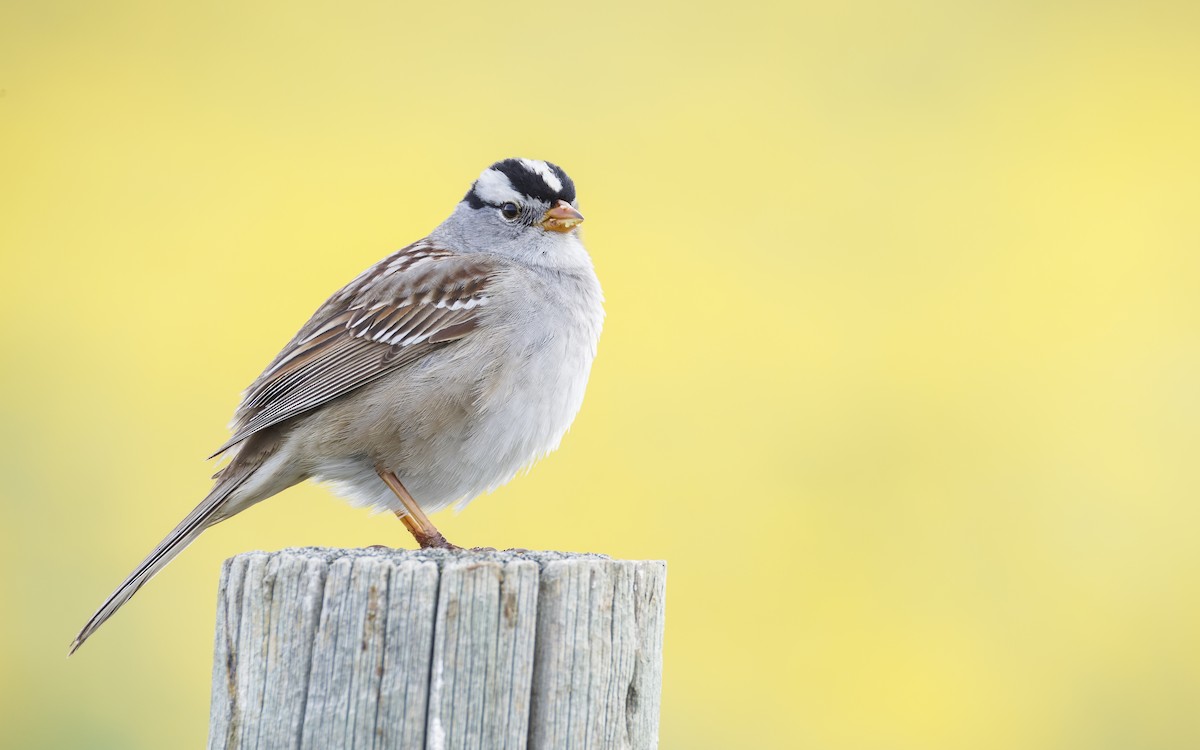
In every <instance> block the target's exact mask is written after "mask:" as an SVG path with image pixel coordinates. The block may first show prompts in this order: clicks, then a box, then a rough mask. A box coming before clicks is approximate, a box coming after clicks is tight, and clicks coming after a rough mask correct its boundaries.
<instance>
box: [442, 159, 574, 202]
mask: <svg viewBox="0 0 1200 750" xmlns="http://www.w3.org/2000/svg"><path fill="white" fill-rule="evenodd" d="M463 200H465V201H466V202H467V203H468V204H469V205H470V206H471V208H483V207H484V206H500V205H503V204H504V203H508V202H513V203H517V204H523V203H526V202H528V201H530V200H535V201H539V202H541V203H545V204H547V205H553V204H554V203H555V202H557V201H560V200H561V201H566V202H567V203H574V202H575V183H574V182H572V181H571V178H570V177H568V176H567V173H566V172H564V171H563V170H562V168H561V167H559V166H558V165H557V164H551V163H550V162H548V161H540V160H537V159H505V160H504V161H498V162H496V163H495V164H493V165H492V166H490V167H488V168H487V169H485V170H484V171H483V174H481V175H480V176H479V179H478V180H476V181H475V184H474V185H472V186H471V189H470V190H469V191H467V195H466V197H465V198H463Z"/></svg>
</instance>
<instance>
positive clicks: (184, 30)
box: [0, 0, 1200, 750]
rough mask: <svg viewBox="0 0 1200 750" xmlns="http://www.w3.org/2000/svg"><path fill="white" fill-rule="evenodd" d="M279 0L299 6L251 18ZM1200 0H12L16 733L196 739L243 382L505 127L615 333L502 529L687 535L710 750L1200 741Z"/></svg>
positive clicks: (698, 676) (425, 215) (7, 194)
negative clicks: (223, 499) (104, 605)
mask: <svg viewBox="0 0 1200 750" xmlns="http://www.w3.org/2000/svg"><path fill="white" fill-rule="evenodd" d="M250 5H252V6H253V7H247V6H250ZM1198 7H1200V6H1197V4H1196V3H1185V2H1179V3H1170V2H1166V3H1144V2H1137V3H1134V2H1130V3H1103V2H1101V3H1044V2H972V3H949V2H945V3H941V2H916V3H899V2H897V3H862V2H857V3H795V2H786V3H779V4H778V5H767V4H763V3H757V2H740V3H717V4H701V3H695V2H686V3H685V2H676V3H674V4H653V3H646V2H632V1H630V2H616V3H605V4H603V5H597V6H591V7H587V6H580V5H573V4H545V5H538V4H528V3H526V4H521V3H516V4H513V3H495V2H492V3H473V4H456V3H434V2H423V3H412V4H409V5H408V6H406V5H405V4H403V3H395V2H393V3H383V2H372V3H329V4H328V5H321V4H316V3H312V4H303V7H301V4H295V3H280V4H277V5H275V6H273V7H272V6H267V5H264V4H259V3H251V4H245V3H212V2H186V3H184V2H175V3H161V2H155V1H147V2H104V3H98V2H90V3H65V2H15V1H14V0H6V2H5V3H4V4H3V6H2V8H0V247H2V251H3V273H2V281H0V285H2V290H3V292H2V294H0V321H2V322H0V332H2V336H3V339H2V340H3V352H4V361H3V367H2V368H0V369H2V372H0V388H2V394H3V397H2V398H0V415H2V427H0V429H2V430H3V432H2V434H0V440H2V446H3V459H2V460H3V474H2V476H3V480H2V485H0V486H2V490H0V491H2V492H3V523H2V524H0V571H2V572H0V601H3V616H2V617H0V643H2V644H3V646H2V648H3V656H2V658H3V663H2V666H0V745H3V746H4V747H14V748H15V747H23V748H24V747H35V748H42V747H89V748H164V747H196V746H199V745H200V744H201V743H202V742H203V738H204V736H205V731H206V727H207V714H208V690H209V687H208V685H209V670H210V655H211V637H212V623H213V614H214V600H215V596H214V591H215V587H216V581H217V573H218V566H219V563H220V561H221V560H222V559H224V558H225V557H227V556H230V555H233V554H235V553H237V552H240V551H244V550H249V549H256V548H257V549H275V548H280V547H285V546H293V545H309V544H313V545H330V546H359V545H367V544H375V543H390V544H395V545H408V544H410V540H409V539H408V538H407V536H406V534H405V532H404V530H403V528H402V527H401V525H400V524H399V523H397V522H396V521H395V520H394V519H392V518H390V517H385V516H370V515H368V514H367V513H365V512H363V511H358V510H353V509H350V508H349V507H347V506H345V505H344V504H341V503H339V502H337V501H334V500H333V499H331V498H330V496H329V493H328V492H327V490H326V489H324V488H321V487H316V486H304V487H300V488H296V489H293V490H290V491H288V492H287V493H286V494H285V495H283V496H281V497H279V498H276V499H274V500H272V501H270V502H268V503H264V504H263V505H261V506H258V507H256V508H254V509H253V510H251V511H249V512H247V513H246V514H244V515H243V516H241V517H239V518H237V519H235V520H234V521H232V522H230V523H228V524H223V525H222V526H220V527H218V528H216V529H214V530H213V531H211V532H210V533H208V534H207V535H206V536H205V537H204V538H203V539H202V540H201V541H200V542H199V543H197V544H196V545H195V546H194V547H193V548H191V549H190V550H188V551H187V552H186V553H184V554H183V555H182V556H181V557H180V558H179V560H177V561H176V562H175V563H174V564H173V565H172V566H170V567H169V568H168V569H167V570H166V571H165V572H164V573H163V574H162V575H160V576H159V577H158V578H157V579H155V581H154V582H153V583H152V584H151V585H150V586H148V587H147V588H146V589H145V590H144V591H143V592H142V593H141V594H140V595H139V596H138V597H137V598H136V599H134V601H133V603H132V604H131V605H130V606H128V607H127V608H126V609H125V610H124V611H122V612H121V613H120V614H119V615H118V616H117V617H116V618H115V619H114V620H113V621H112V622H110V623H109V624H108V625H107V626H106V627H105V628H104V629H103V630H102V631H101V632H100V633H99V634H98V635H97V636H96V637H95V638H93V640H91V641H90V642H89V643H88V644H87V645H86V646H85V647H84V648H83V650H82V651H81V652H80V653H79V654H78V655H77V656H76V657H73V658H72V659H71V660H69V661H67V660H66V659H65V658H64V657H65V652H66V647H67V644H68V643H69V642H70V639H71V637H72V636H73V635H74V633H75V631H76V630H77V629H78V627H79V626H80V625H82V623H83V622H84V620H85V619H86V618H87V616H88V615H89V614H91V612H92V610H93V609H94V608H95V606H96V605H98V604H99V603H100V602H101V600H102V599H103V597H104V596H105V595H106V594H107V593H108V592H109V591H110V590H111V588H112V587H113V586H114V585H116V583H117V582H118V581H119V580H120V579H121V578H122V577H123V576H124V575H125V574H126V573H127V572H128V570H129V569H131V568H132V566H133V565H134V564H135V563H136V562H137V561H139V560H140V559H141V558H142V556H143V555H144V554H145V553H146V552H147V551H148V550H149V549H150V548H151V547H152V545H153V544H154V543H156V542H157V541H158V540H159V538H160V537H161V536H162V535H163V534H164V533H165V532H166V531H167V530H168V529H170V528H171V527H172V526H173V525H174V524H175V523H176V521H178V520H179V519H180V518H181V517H182V516H183V515H184V514H185V513H186V512H187V511H188V510H189V509H190V508H191V507H192V506H193V504H194V503H195V502H197V501H198V500H199V499H200V498H201V497H202V496H203V494H204V492H205V490H206V489H207V487H208V481H207V477H208V474H209V473H210V472H211V468H212V467H211V466H208V465H206V464H204V463H203V462H202V458H203V457H204V456H205V455H207V454H208V453H209V452H210V451H211V450H212V449H213V448H215V447H216V446H217V445H219V444H220V443H221V442H222V441H223V440H224V439H225V436H226V432H225V429H224V425H225V423H226V420H227V419H228V417H229V415H230V414H231V413H232V410H233V408H234V406H235V404H236V400H237V397H238V393H239V391H240V390H241V389H242V388H243V387H244V386H246V385H247V384H248V383H249V382H250V380H251V379H252V378H253V377H254V376H255V375H256V374H257V373H258V372H259V370H260V369H261V368H262V367H263V366H264V365H265V364H266V363H267V362H268V361H269V360H270V358H271V357H272V356H273V355H274V354H275V352H276V351H277V349H278V348H279V347H280V346H281V345H282V344H283V343H284V342H285V341H286V340H287V339H288V338H289V337H290V336H291V334H292V333H293V332H294V331H295V330H296V329H297V328H298V327H299V326H300V324H301V323H303V322H304V320H305V319H306V318H307V317H308V315H309V314H310V313H311V312H312V311H313V310H314V309H315V307H316V306H317V305H318V304H319V303H320V302H321V301H322V300H323V299H324V298H325V296H327V295H328V294H329V293H331V292H332V291H333V290H335V289H336V288H337V287H339V286H340V285H341V284H343V283H345V282H346V281H348V280H349V279H350V278H352V277H353V276H354V275H355V274H357V273H358V272H359V271H360V270H362V269H363V268H365V267H366V266H368V265H369V264H371V263H372V262H374V261H375V260H377V259H378V258H380V257H382V256H384V255H386V254H387V253H389V252H390V251H391V250H393V249H395V248H398V247H400V246H401V245H404V244H406V243H408V242H410V241H412V240H414V239H417V238H419V237H421V236H422V235H423V234H424V233H425V232H427V231H428V230H429V229H431V228H432V227H433V226H434V225H435V224H436V223H437V222H439V221H440V220H441V219H442V218H443V217H444V216H445V215H446V214H447V213H448V212H449V211H450V209H451V208H452V206H453V204H454V202H455V201H457V200H458V199H459V198H460V197H461V196H462V194H463V193H464V192H465V191H466V189H467V187H468V185H469V184H470V182H471V180H472V179H474V177H475V176H476V175H477V174H478V172H479V171H480V170H481V169H482V168H483V167H485V166H486V165H488V164H489V163H491V162H492V161H494V160H496V159H499V158H502V157H506V156H516V155H521V156H532V157H538V158H545V159H550V160H552V161H555V162H558V163H559V164H561V165H563V166H564V167H565V168H566V169H567V171H568V172H569V173H570V174H571V175H572V176H573V177H574V178H575V180H576V182H577V183H578V186H579V191H580V196H581V202H582V207H583V209H584V211H585V213H586V214H587V217H588V222H587V224H586V225H585V230H586V239H587V242H588V245H589V247H590V249H591V251H592V254H593V256H594V258H595V261H596V266H597V268H598V271H599V274H600V277H601V279H602V281H603V283H604V287H605V290H606V292H607V296H608V311H609V317H608V322H607V327H606V330H605V333H604V337H603V339H602V341H601V347H600V356H599V359H598V360H597V362H596V366H595V370H594V372H593V377H592V383H591V386H590V390H589V394H588V399H587V402H586V404H585V406H584V409H583V412H582V413H581V415H580V417H579V419H578V420H577V422H576V424H575V427H574V429H573V430H572V432H571V434H570V435H569V436H568V438H567V440H566V441H565V443H564V445H563V447H562V449H561V450H560V451H559V452H558V453H557V454H555V455H554V456H553V457H551V458H550V459H548V460H546V461H545V462H544V463H543V464H541V465H540V466H539V467H538V468H537V469H536V470H535V471H534V472H533V473H532V474H530V475H529V476H527V477H524V478H522V479H519V480H517V481H515V482H513V483H512V484H511V485H509V486H508V487H505V488H504V489H502V490H500V491H499V492H497V493H496V494H495V495H494V496H490V497H486V498H482V499H480V500H478V501H477V502H476V503H475V504H474V505H472V506H471V507H470V508H469V509H468V510H467V511H466V512H464V513H462V514H461V515H455V514H454V513H452V512H447V513H443V514H440V515H439V516H438V517H437V518H436V519H435V520H436V521H437V522H438V523H439V525H440V526H441V527H442V529H443V530H444V531H445V532H446V534H447V536H449V537H450V538H451V539H454V540H457V541H458V542H459V543H461V544H468V545H492V546H496V547H507V546H523V547H534V548H559V549H573V550H594V551H603V552H607V553H610V554H612V555H615V556H620V557H627V558H664V559H666V560H668V561H669V563H670V579H669V586H668V592H669V597H668V599H669V608H668V618H667V623H668V625H667V653H666V679H665V692H664V701H663V721H662V744H663V747H664V748H701V749H703V748H733V747H812V748H822V749H830V750H860V749H862V750H867V749H871V750H874V749H876V748H878V749H880V750H885V749H888V750H890V749H893V748H913V749H914V750H915V749H920V750H940V749H942V748H945V749H946V750H950V749H958V748H1006V749H1007V748H1054V749H1055V750H1060V749H1072V748H1080V749H1084V748H1086V749H1088V750H1092V749H1094V748H1172V749H1174V748H1187V747H1200V711H1197V708H1196V707H1197V703H1198V699H1200V543H1197V536H1198V533H1197V526H1198V525H1200V505H1198V503H1197V490H1200V481H1198V476H1197V465H1198V462H1197V460H1196V459H1197V455H1196V454H1197V447H1198V446H1200V435H1198V431H1200V427H1198V425H1200V398H1198V396H1197V393H1198V390H1200V301H1198V299H1197V297H1198V292H1200V260H1198V255H1197V249H1198V247H1200V222H1198V220H1197V219H1198V215H1197V214H1198V211H1197V203H1198V201H1200V177H1198V175H1200V13H1198V11H1197V8H1198Z"/></svg>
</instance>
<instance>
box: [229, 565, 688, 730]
mask: <svg viewBox="0 0 1200 750" xmlns="http://www.w3.org/2000/svg"><path fill="white" fill-rule="evenodd" d="M665 585H666V564H665V563H663V562H661V561H629V560H611V559H609V558H607V557H604V556H601V555H576V554H567V553H562V552H446V551H443V550H392V549H353V550H342V549H317V548H310V549H290V550H283V551H281V552H273V553H263V552H250V553H247V554H243V555H238V556H237V557H234V558H231V559H229V560H226V561H225V566H224V568H223V569H222V571H221V587H220V592H219V598H218V602H217V632H216V643H215V654H214V658H213V682H212V717H211V724H210V729H209V739H208V746H209V748H210V749H213V748H261V749H263V750H267V749H269V748H289V749H292V748H301V749H302V750H303V749H305V748H314V749H323V748H351V747H353V748H400V749H403V750H409V749H410V748H411V749H412V750H417V749H428V750H451V749H452V748H455V749H456V748H479V749H480V750H490V749H492V748H497V749H499V748H505V749H507V748H513V749H519V748H531V750H568V749H570V748H585V747H586V748H589V749H592V748H594V749H596V750H604V749H605V748H622V749H624V748H629V749H630V750H641V749H642V748H656V747H657V746H658V714H659V698H660V696H661V690H662V639H663V605H664V593H665Z"/></svg>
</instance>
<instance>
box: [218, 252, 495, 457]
mask: <svg viewBox="0 0 1200 750" xmlns="http://www.w3.org/2000/svg"><path fill="white" fill-rule="evenodd" d="M494 270H495V269H494V265H493V262H492V261H490V260H489V259H488V258H486V257H483V256H477V255H475V256H466V255H459V254H456V253H453V252H451V251H449V250H446V249H445V248H441V247H438V246H436V245H433V244H432V243H430V242H428V241H425V242H420V243H417V244H415V245H410V246H409V247H406V248H404V249H403V250H400V251H399V252H397V253H395V254H393V255H391V256H389V257H387V258H385V259H383V260H382V261H380V262H379V263H377V264H375V265H374V266H372V267H371V268H370V269H368V270H367V271H366V272H364V273H363V274H362V275H360V276H359V277H358V278H357V279H355V280H354V281H352V282H350V284H348V285H347V286H346V287H345V288H343V289H342V290H341V291H339V292H338V293H337V294H335V295H333V296H332V297H330V298H329V300H328V301H326V303H325V304H324V305H322V306H321V308H320V309H319V310H317V312H316V314H314V315H313V317H312V318H311V319H310V320H309V321H308V323H307V324H305V326H304V327H303V328H302V329H300V332H299V333H297V334H296V336H295V338H293V339H292V341H291V342H290V343H289V344H288V345H287V346H286V347H284V349H283V351H281V352H280V353H279V356H277V357H276V358H275V360H274V361H273V362H272V363H271V364H270V366H268V367H267V369H266V370H265V371H263V373H262V375H260V376H259V377H258V378H257V379H256V380H255V381H254V383H253V384H252V385H251V386H250V388H249V389H247V391H246V393H245V396H244V397H243V399H242V404H241V406H239V407H238V410H237V413H236V415H235V417H234V434H233V437H231V438H230V439H229V441H228V442H226V443H225V444H224V445H223V446H221V448H220V450H218V451H217V453H216V454H214V455H219V454H221V453H223V452H225V451H226V450H228V449H229V448H231V447H233V446H234V445H237V444H238V443H240V442H242V441H243V440H245V439H246V438H248V437H250V436H251V435H253V434H255V433H257V432H259V431H261V430H264V429H266V428H267V427H270V426H272V425H276V424H279V423H280V422H283V421H286V420H288V419H291V418H293V417H296V416H299V415H300V414H304V413H305V412H307V411H310V410H312V409H314V408H316V407H318V406H320V405H322V404H324V403H327V402H329V401H332V400H333V399H335V398H338V397H340V396H344V395H346V394H347V393H350V392H351V391H353V390H355V389H357V388H361V387H362V386H364V385H366V384H368V383H371V382H373V381H375V380H377V379H379V378H381V377H383V376H384V375H386V374H388V373H390V372H394V371H395V370H397V369H400V368H402V367H404V366H406V365H408V364H411V363H412V362H415V361H416V360H418V359H420V358H421V357H423V356H425V355H426V354H428V353H430V352H431V351H433V350H434V349H436V348H437V347H440V346H443V345H445V344H446V343H448V342H452V341H455V340H457V339H460V338H462V337H463V336H466V335H467V334H469V333H470V332H471V331H473V330H475V328H477V327H478V325H479V318H478V315H479V308H480V307H482V306H484V305H486V304H487V302H488V294H487V286H488V280H489V278H490V277H491V274H492V273H493V272H494Z"/></svg>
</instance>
